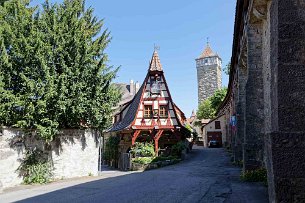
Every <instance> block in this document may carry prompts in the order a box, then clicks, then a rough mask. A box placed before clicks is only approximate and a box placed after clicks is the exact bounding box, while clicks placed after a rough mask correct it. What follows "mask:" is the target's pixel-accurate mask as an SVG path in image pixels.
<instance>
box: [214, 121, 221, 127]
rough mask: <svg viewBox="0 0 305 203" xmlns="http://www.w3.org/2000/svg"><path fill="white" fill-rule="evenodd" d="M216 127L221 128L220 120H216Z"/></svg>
mask: <svg viewBox="0 0 305 203" xmlns="http://www.w3.org/2000/svg"><path fill="white" fill-rule="evenodd" d="M215 129H221V126H220V121H215Z"/></svg>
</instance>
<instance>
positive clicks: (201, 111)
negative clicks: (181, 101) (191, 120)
mask: <svg viewBox="0 0 305 203" xmlns="http://www.w3.org/2000/svg"><path fill="white" fill-rule="evenodd" d="M214 116H215V109H214V108H212V105H211V101H210V100H209V99H206V100H204V101H203V102H201V104H200V105H199V107H198V111H197V118H198V119H204V118H206V119H208V118H210V119H212V118H214Z"/></svg>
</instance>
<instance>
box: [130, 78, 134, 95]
mask: <svg viewBox="0 0 305 203" xmlns="http://www.w3.org/2000/svg"><path fill="white" fill-rule="evenodd" d="M134 91H135V88H134V82H133V80H130V88H129V94H130V95H134Z"/></svg>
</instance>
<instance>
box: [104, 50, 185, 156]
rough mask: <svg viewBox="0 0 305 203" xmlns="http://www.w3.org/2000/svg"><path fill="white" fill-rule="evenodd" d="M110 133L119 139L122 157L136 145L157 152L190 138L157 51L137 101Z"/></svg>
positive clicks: (128, 105)
mask: <svg viewBox="0 0 305 203" xmlns="http://www.w3.org/2000/svg"><path fill="white" fill-rule="evenodd" d="M114 117H115V118H114V121H115V123H114V124H113V126H112V128H111V129H110V130H109V133H110V134H111V135H112V136H113V135H115V136H119V137H120V138H121V142H120V149H119V151H120V153H126V152H128V150H129V149H130V148H131V147H132V145H134V144H135V142H153V143H154V145H155V152H156V154H157V155H158V152H159V149H162V148H165V147H170V146H172V145H174V144H176V143H177V142H178V141H180V140H183V139H185V138H186V136H187V135H188V134H189V131H188V130H187V129H186V128H185V127H184V124H185V121H186V117H185V115H184V113H183V112H182V111H181V110H180V109H179V108H178V107H177V106H176V105H175V103H174V102H173V100H172V97H171V94H170V91H169V88H168V85H167V83H166V80H165V76H164V72H163V69H162V65H161V63H160V59H159V56H158V53H157V51H154V53H153V56H152V59H151V61H150V64H149V68H148V72H147V75H146V77H145V80H144V82H143V84H142V85H141V87H140V89H139V91H138V92H137V94H136V95H135V96H134V98H133V99H132V100H131V101H130V102H127V103H126V104H124V105H123V108H121V110H120V111H119V112H118V113H117V114H116V115H115V116H114Z"/></svg>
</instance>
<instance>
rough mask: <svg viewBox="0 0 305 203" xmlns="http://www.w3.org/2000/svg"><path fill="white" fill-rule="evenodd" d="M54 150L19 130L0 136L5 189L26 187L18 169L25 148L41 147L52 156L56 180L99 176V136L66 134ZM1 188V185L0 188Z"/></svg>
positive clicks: (0, 175) (88, 132)
mask: <svg viewBox="0 0 305 203" xmlns="http://www.w3.org/2000/svg"><path fill="white" fill-rule="evenodd" d="M61 134H62V135H61V136H59V137H58V138H56V140H54V141H53V142H52V143H51V148H49V147H48V149H46V147H45V146H44V144H43V142H41V141H39V140H37V139H36V138H35V137H34V136H28V135H26V136H24V139H21V137H23V135H24V133H23V131H21V130H18V129H10V128H4V129H3V130H2V133H1V135H0V183H2V186H3V188H8V187H13V186H16V185H19V184H21V183H22V177H19V174H18V171H17V169H18V167H19V166H20V161H21V160H22V159H23V158H24V153H25V148H29V147H37V148H39V149H42V150H43V151H44V152H45V153H46V154H48V155H49V159H50V162H51V164H52V166H53V175H54V176H53V178H54V179H62V178H72V177H81V176H88V175H89V174H90V175H97V174H98V157H99V133H98V132H96V131H92V130H63V131H62V132H61ZM0 185H1V184H0Z"/></svg>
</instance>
